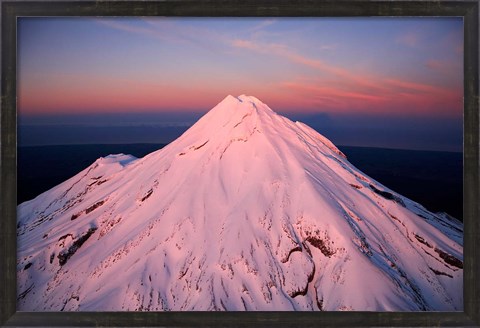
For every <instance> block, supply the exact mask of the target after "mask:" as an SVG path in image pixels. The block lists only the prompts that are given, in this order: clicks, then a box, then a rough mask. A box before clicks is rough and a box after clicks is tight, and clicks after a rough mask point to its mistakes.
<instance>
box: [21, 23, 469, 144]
mask: <svg viewBox="0 0 480 328" xmlns="http://www.w3.org/2000/svg"><path fill="white" fill-rule="evenodd" d="M193 36H195V37H193ZM228 94H232V95H234V96H238V95H240V94H250V95H254V96H256V97H258V98H259V99H262V101H264V102H265V103H266V104H268V105H269V106H270V107H271V108H272V109H273V110H275V111H277V112H279V113H281V114H283V115H286V116H288V117H290V118H292V119H298V120H300V121H302V122H304V123H306V124H309V125H311V126H312V127H314V128H316V129H317V130H318V131H319V132H320V133H322V134H325V135H326V136H327V137H329V138H330V139H331V140H332V141H333V142H335V143H337V144H344V145H362V146H375V147H387V148H408V149H427V150H451V151H461V149H462V115H463V22H462V19H461V18H448V17H440V18H276V19H264V18H80V17H76V18H73V17H71V18H33V17H25V18H19V21H18V107H17V108H18V114H19V145H33V144H36V145H40V144H71V143H134V142H162V143H164V142H170V141H171V140H173V139H174V138H176V137H177V136H178V135H179V134H181V133H182V132H183V131H185V129H186V128H187V127H188V126H191V124H193V123H194V122H195V121H196V120H197V119H198V118H199V117H200V116H201V115H203V114H204V113H205V112H207V111H208V110H209V109H211V108H212V107H213V106H215V105H216V104H217V103H218V102H220V101H221V100H222V99H223V98H224V97H225V96H226V95H228Z"/></svg>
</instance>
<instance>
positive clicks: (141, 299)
mask: <svg viewBox="0 0 480 328" xmlns="http://www.w3.org/2000/svg"><path fill="white" fill-rule="evenodd" d="M462 238H463V225H462V223H460V222H459V221H457V220H456V219H454V218H451V217H449V216H448V215H445V214H443V215H441V214H434V213H431V212H429V211H428V210H426V209H425V208H424V207H422V206H421V205H419V204H417V203H415V202H413V201H411V200H409V199H407V198H405V197H403V196H401V195H399V194H397V193H395V192H394V191H392V190H390V189H388V188H387V187H385V186H383V185H381V184H380V183H378V182H376V181H375V180H373V179H371V178H370V177H368V176H366V175H365V174H363V173H362V172H360V171H359V170H358V169H356V168H355V167H354V166H353V165H352V164H350V163H349V162H348V160H347V159H346V158H345V156H344V155H343V154H342V153H341V152H340V151H339V150H338V149H337V148H336V147H335V146H334V145H333V144H332V143H331V142H330V141H329V140H328V139H326V138H325V137H323V136H322V135H320V134H318V133H317V132H316V131H314V130H313V129H311V128H309V127H308V126H306V125H305V124H302V123H300V122H295V123H294V122H292V121H290V120H288V119H287V118H285V117H282V116H280V115H278V114H276V113H275V112H273V111H272V110H271V109H270V108H269V107H268V106H267V105H265V104H264V103H262V102H261V101H259V100H258V99H256V98H254V97H249V96H240V97H238V98H237V97H232V96H228V97H226V98H225V99H224V100H223V101H222V102H221V103H219V104H218V105H217V106H215V107H214V108H213V109H212V110H210V111H209V112H208V113H207V114H206V115H205V116H203V117H202V118H201V119H200V120H199V121H198V122H197V123H196V124H195V125H193V126H192V127H191V128H190V129H189V130H188V131H186V132H185V133H184V134H183V135H182V136H181V137H179V138H178V139H177V140H175V141H174V142H172V143H171V144H169V145H168V146H166V147H165V148H163V149H161V150H158V151H156V152H153V153H151V154H149V155H147V156H145V157H144V158H141V159H136V158H134V157H133V156H130V155H124V154H118V155H110V156H107V157H105V158H100V159H98V160H97V161H95V162H94V163H93V164H92V165H90V166H89V167H88V168H86V169H85V170H83V171H82V172H80V173H78V174H77V175H75V176H74V177H72V178H71V179H69V180H67V181H65V182H63V183H61V184H60V185H58V186H56V187H54V188H53V189H51V190H49V191H47V192H45V193H43V194H41V195H39V196H38V197H37V198H35V199H33V200H31V201H28V202H25V203H22V204H21V205H19V206H18V265H17V272H18V308H19V310H21V311H44V310H49V311H50V310H51V311H77V310H79V311H107V310H113V311H123V310H125V311H127V310H128V311H162V310H323V311H336V310H367V311H391V310H401V311H417V310H442V311H443V310H461V309H462V308H463V297H462V295H463V294H462V288H463V262H462V261H463V246H462Z"/></svg>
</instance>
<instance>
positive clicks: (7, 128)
mask: <svg viewBox="0 0 480 328" xmlns="http://www.w3.org/2000/svg"><path fill="white" fill-rule="evenodd" d="M1 14H2V16H1V38H2V39H1V41H2V43H1V44H2V51H1V56H2V57H1V58H2V66H1V69H2V71H1V93H2V94H1V117H0V124H1V129H0V131H1V139H0V146H1V165H0V171H1V172H0V187H1V188H0V323H1V324H2V325H5V326H48V327H57V326H132V327H137V326H142V327H145V326H172V327H173V326H175V327H186V326H261V327H267V326H278V325H281V326H298V327H324V326H336V327H340V326H356V327H358V326H369V327H370V326H372V327H374V326H392V327H398V326H410V327H412V326H422V327H424V326H478V325H480V303H479V300H480V280H479V278H478V276H479V275H480V258H479V254H480V217H479V213H480V211H479V209H480V198H479V194H480V185H479V70H478V68H479V56H478V55H479V51H478V50H479V49H478V43H479V39H478V38H479V2H478V0H473V1H362V0H360V1H313V0H297V1H292V0H290V1H289V0H277V1H267V0H247V1H238V0H237V1H233V0H231V1H226V0H224V1H222V0H201V1H191V0H187V1H175V0H165V1H158V2H153V1H152V2H150V1H118V2H112V1H98V2H92V1H68V2H64V1H51V2H44V1H34V2H27V1H18V2H14V1H13V2H8V1H4V2H2V4H1ZM22 16H200V17H218V16H226V17H229V16H231V17H242V16H250V17H289V16H295V17H306V16H309V17H314V16H328V17H358V16H366V17H370V16H460V17H463V20H464V27H465V29H464V31H465V33H464V47H465V48H464V49H465V51H464V64H465V66H464V67H465V68H464V228H465V233H464V311H463V312H323V313H318V312H315V313H313V312H312V313H310V312H166V313H159V312H68V313H64V312H17V311H16V297H17V295H16V197H17V193H16V152H17V144H16V138H17V136H16V131H17V121H16V114H17V113H16V19H17V17H22Z"/></svg>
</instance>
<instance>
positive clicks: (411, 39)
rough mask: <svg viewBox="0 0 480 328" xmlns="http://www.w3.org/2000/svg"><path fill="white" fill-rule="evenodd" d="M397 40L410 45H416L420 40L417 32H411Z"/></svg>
mask: <svg viewBox="0 0 480 328" xmlns="http://www.w3.org/2000/svg"><path fill="white" fill-rule="evenodd" d="M397 42H398V43H400V44H403V45H406V46H409V47H415V46H416V45H417V44H418V42H419V38H418V35H417V34H414V33H412V32H410V33H406V34H404V35H401V36H400V37H398V38H397Z"/></svg>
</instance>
